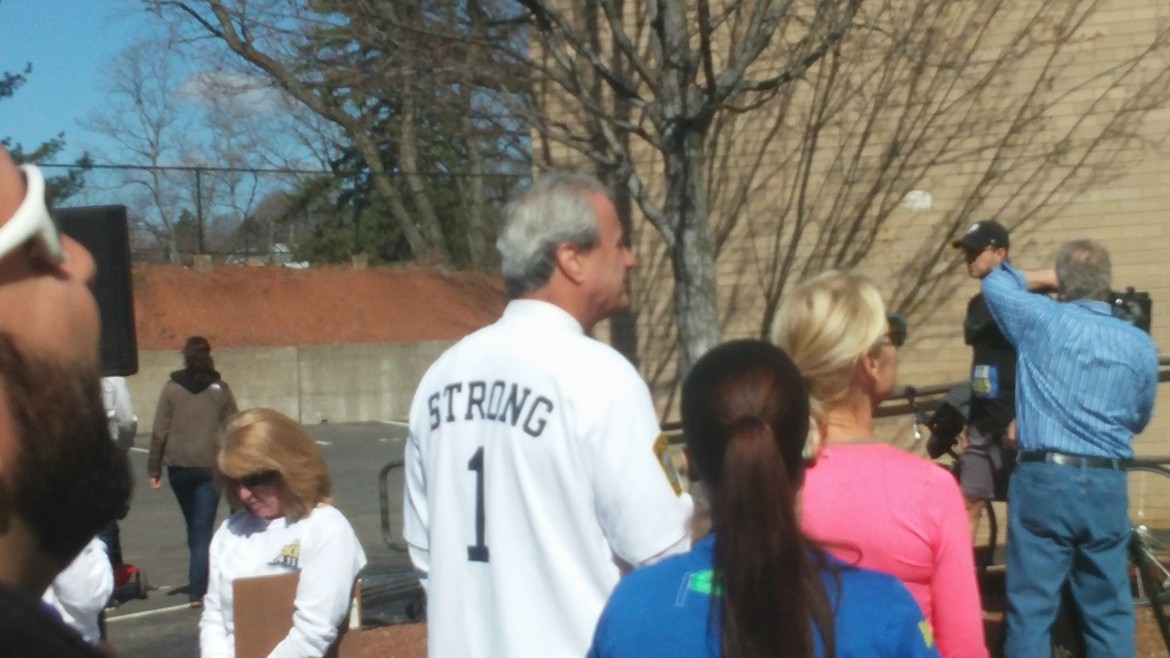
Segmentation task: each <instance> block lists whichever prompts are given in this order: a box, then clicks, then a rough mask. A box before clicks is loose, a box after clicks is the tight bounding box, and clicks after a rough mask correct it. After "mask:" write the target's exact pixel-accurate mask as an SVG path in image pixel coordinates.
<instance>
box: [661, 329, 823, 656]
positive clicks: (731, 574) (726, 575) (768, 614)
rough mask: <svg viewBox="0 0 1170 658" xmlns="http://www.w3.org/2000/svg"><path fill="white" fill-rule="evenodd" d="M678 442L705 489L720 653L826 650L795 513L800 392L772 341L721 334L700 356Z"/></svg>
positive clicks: (812, 567)
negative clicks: (728, 340) (681, 442)
mask: <svg viewBox="0 0 1170 658" xmlns="http://www.w3.org/2000/svg"><path fill="white" fill-rule="evenodd" d="M682 414H683V433H684V436H685V439H686V443H687V449H688V451H689V453H690V456H691V459H692V460H693V462H694V466H695V469H696V470H697V471H698V473H699V475H700V478H701V479H702V481H703V483H704V484H705V485H706V486H707V488H708V490H709V492H710V495H711V515H712V518H713V521H714V528H715V533H716V535H715V556H714V571H715V573H714V580H715V585H716V588H717V591H720V592H721V593H722V596H721V597H720V598H718V599H712V601H713V605H712V619H713V620H714V619H716V614H717V610H716V605H714V602H715V601H719V609H718V619H719V620H720V622H721V624H722V635H721V640H720V641H721V645H722V649H723V655H724V656H726V657H727V658H745V657H753V658H754V657H756V656H759V657H763V656H768V657H773V656H781V657H790V658H810V657H811V656H814V655H815V641H814V638H813V633H814V632H815V633H818V634H819V635H820V639H821V644H822V645H823V647H824V649H825V651H824V655H826V656H832V655H834V654H835V644H836V643H835V640H834V629H833V616H832V611H831V609H830V605H829V598H828V592H827V590H826V588H825V586H824V581H823V580H822V578H821V574H820V567H822V566H823V564H824V561H823V554H822V553H821V552H820V550H819V549H818V548H817V547H816V546H814V545H812V544H811V543H810V542H809V541H807V540H806V539H805V537H804V535H803V533H802V532H801V529H800V522H799V519H798V517H797V514H796V500H797V494H798V492H799V491H800V487H801V485H802V484H803V481H804V462H803V459H802V457H801V450H802V449H803V447H804V441H805V438H806V436H807V434H808V422H809V413H808V393H807V391H806V390H805V388H804V385H803V383H802V381H801V377H800V373H799V372H798V371H797V369H796V366H795V365H793V364H792V362H791V360H789V359H788V357H787V355H785V354H784V352H782V351H781V350H780V349H779V348H777V347H775V346H774V345H771V344H770V343H765V342H762V341H735V342H731V343H726V344H724V345H721V346H719V347H716V348H715V349H713V350H711V351H710V352H708V353H707V354H706V355H704V356H703V358H701V359H700V360H699V361H698V362H697V363H696V364H695V367H694V368H693V369H692V371H691V373H690V375H688V377H687V380H686V382H685V383H684V384H683V395H682Z"/></svg>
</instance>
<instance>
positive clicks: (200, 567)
mask: <svg viewBox="0 0 1170 658" xmlns="http://www.w3.org/2000/svg"><path fill="white" fill-rule="evenodd" d="M167 478H168V479H169V480H170V481H171V489H172V490H173V491H174V492H175V498H177V499H178V500H179V507H181V508H182V509H183V518H184V519H186V521H187V550H188V551H190V553H191V564H190V568H189V570H188V574H187V577H188V583H189V585H188V587H189V589H190V596H191V600H192V601H201V600H202V599H203V595H204V594H206V593H207V553H208V549H210V547H211V535H212V533H214V532H215V512H216V510H217V509H218V508H219V492H218V491H216V490H215V485H214V483H213V482H212V474H211V469H210V468H188V467H185V466H170V467H167Z"/></svg>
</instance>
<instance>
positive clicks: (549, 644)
mask: <svg viewBox="0 0 1170 658" xmlns="http://www.w3.org/2000/svg"><path fill="white" fill-rule="evenodd" d="M496 246H497V248H498V249H499V251H500V258H501V269H502V270H503V275H504V283H505V285H506V286H507V289H508V293H509V295H510V296H511V297H512V301H511V302H509V303H508V306H507V308H506V309H504V315H503V317H501V318H500V319H499V320H498V321H497V322H496V323H495V324H493V325H491V326H489V327H486V328H484V329H481V330H479V331H477V332H475V333H473V334H471V335H470V336H468V337H467V338H464V339H463V340H461V341H460V342H459V343H458V344H456V345H455V346H454V347H452V348H451V349H449V350H447V352H445V353H444V354H443V355H442V356H441V357H440V358H439V360H438V361H436V362H435V364H434V365H432V366H431V368H430V369H429V370H428V371H427V373H426V375H425V376H424V377H423V380H422V382H421V383H420V384H419V387H418V390H417V391H416V393H415V397H414V402H413V403H412V406H411V411H410V438H409V439H408V441H407V447H406V495H405V497H404V513H403V518H404V528H403V534H404V536H405V538H406V541H407V542H408V544H409V547H410V557H411V560H412V562H413V563H414V566H415V568H416V569H417V570H418V572H419V573H420V575H421V576H422V578H423V580H424V583H425V586H426V590H427V650H428V652H429V654H430V655H431V656H444V657H445V656H462V657H475V656H501V657H507V658H523V657H524V656H533V657H539V658H546V657H549V656H552V657H554V658H555V657H560V656H581V655H583V654H584V653H585V651H586V650H587V649H588V648H589V638H590V636H591V635H592V633H593V628H594V626H596V624H597V616H598V615H599V614H601V609H602V607H603V606H604V605H605V600H606V598H607V597H608V596H609V593H610V592H611V591H612V590H613V587H614V585H616V584H617V581H618V578H619V577H620V576H621V574H622V571H623V570H625V569H628V568H629V566H631V565H632V566H641V565H643V564H647V563H649V562H652V561H654V560H656V559H659V558H661V557H663V556H665V555H670V554H672V553H677V552H682V551H685V550H686V549H687V548H688V547H689V546H690V533H689V527H688V520H689V517H690V497H689V496H687V495H686V494H684V493H683V492H682V490H681V486H680V484H679V482H678V476H677V473H676V472H675V471H674V469H673V467H672V466H671V465H670V464H668V463H667V459H668V458H669V453H668V448H669V444H668V442H667V439H666V437H665V436H664V435H663V434H662V431H661V428H660V427H659V423H658V418H657V415H656V413H655V411H654V405H653V403H652V402H651V399H650V391H649V389H648V388H647V387H646V384H645V382H643V381H642V378H641V377H640V376H639V375H638V371H637V370H636V369H635V368H634V366H633V365H632V364H631V363H630V362H629V361H628V360H627V359H626V358H625V357H624V356H622V355H621V354H619V353H618V352H617V351H616V350H614V349H613V348H612V347H610V346H608V345H605V344H604V343H601V342H599V341H597V340H594V339H592V338H590V337H589V336H588V332H590V331H591V330H592V329H593V327H594V325H596V324H597V323H598V322H600V321H601V320H602V319H604V318H606V317H609V316H610V315H612V314H613V313H615V312H617V311H619V310H621V309H623V308H625V307H626V306H628V305H629V295H628V293H627V292H626V274H627V272H629V270H630V269H632V268H633V267H634V256H633V254H632V253H631V252H630V247H629V243H628V241H627V239H626V236H625V233H624V231H623V229H622V224H621V222H620V221H619V220H618V215H617V209H616V208H615V207H614V204H613V201H612V199H611V197H610V195H609V192H607V191H606V189H605V187H603V186H602V185H601V183H600V182H599V181H598V180H597V179H596V178H593V177H592V176H585V175H581V174H569V173H549V174H545V175H543V176H541V177H540V178H538V179H537V180H536V181H535V182H534V183H533V184H532V186H531V187H529V188H528V189H526V190H524V191H522V192H520V193H519V194H518V195H517V196H516V197H515V198H514V199H513V200H512V201H511V202H510V203H509V204H508V206H507V207H506V208H505V210H504V213H503V225H502V230H501V234H500V238H499V240H498V241H497V243H496Z"/></svg>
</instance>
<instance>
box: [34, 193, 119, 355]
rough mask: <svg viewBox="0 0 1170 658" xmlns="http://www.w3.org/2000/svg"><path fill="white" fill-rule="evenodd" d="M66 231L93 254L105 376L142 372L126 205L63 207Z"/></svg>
mask: <svg viewBox="0 0 1170 658" xmlns="http://www.w3.org/2000/svg"><path fill="white" fill-rule="evenodd" d="M54 215H56V217H57V224H58V226H60V227H61V231H62V232H63V233H65V234H66V235H68V236H69V237H71V238H73V239H74V240H77V241H78V242H80V243H81V244H82V246H84V247H85V248H86V249H88V250H89V253H91V254H93V259H94V262H96V263H97V278H96V279H95V280H94V282H93V296H94V297H95V298H96V299H97V304H98V310H99V311H101V318H102V376H103V377H109V376H112V375H120V376H126V375H133V374H134V373H136V372H138V334H137V332H136V331H135V329H134V287H133V283H132V281H131V278H130V226H129V224H128V223H127V221H126V206H85V207H81V208H58V209H57V210H56V212H54Z"/></svg>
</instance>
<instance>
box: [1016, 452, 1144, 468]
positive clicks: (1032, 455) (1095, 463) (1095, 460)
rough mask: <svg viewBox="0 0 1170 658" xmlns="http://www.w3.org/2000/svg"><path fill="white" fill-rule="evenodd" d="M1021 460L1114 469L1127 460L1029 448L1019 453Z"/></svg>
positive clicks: (1121, 466) (1122, 466)
mask: <svg viewBox="0 0 1170 658" xmlns="http://www.w3.org/2000/svg"><path fill="white" fill-rule="evenodd" d="M1019 460H1020V461H1022V462H1048V463H1049V464H1057V465H1058V466H1083V467H1087V468H1108V469H1112V470H1114V471H1121V470H1125V468H1126V465H1127V463H1128V460H1125V459H1107V458H1105V457H1082V456H1080V455H1066V454H1064V453H1063V452H1049V451H1040V450H1029V451H1024V452H1021V453H1020V456H1019Z"/></svg>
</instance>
